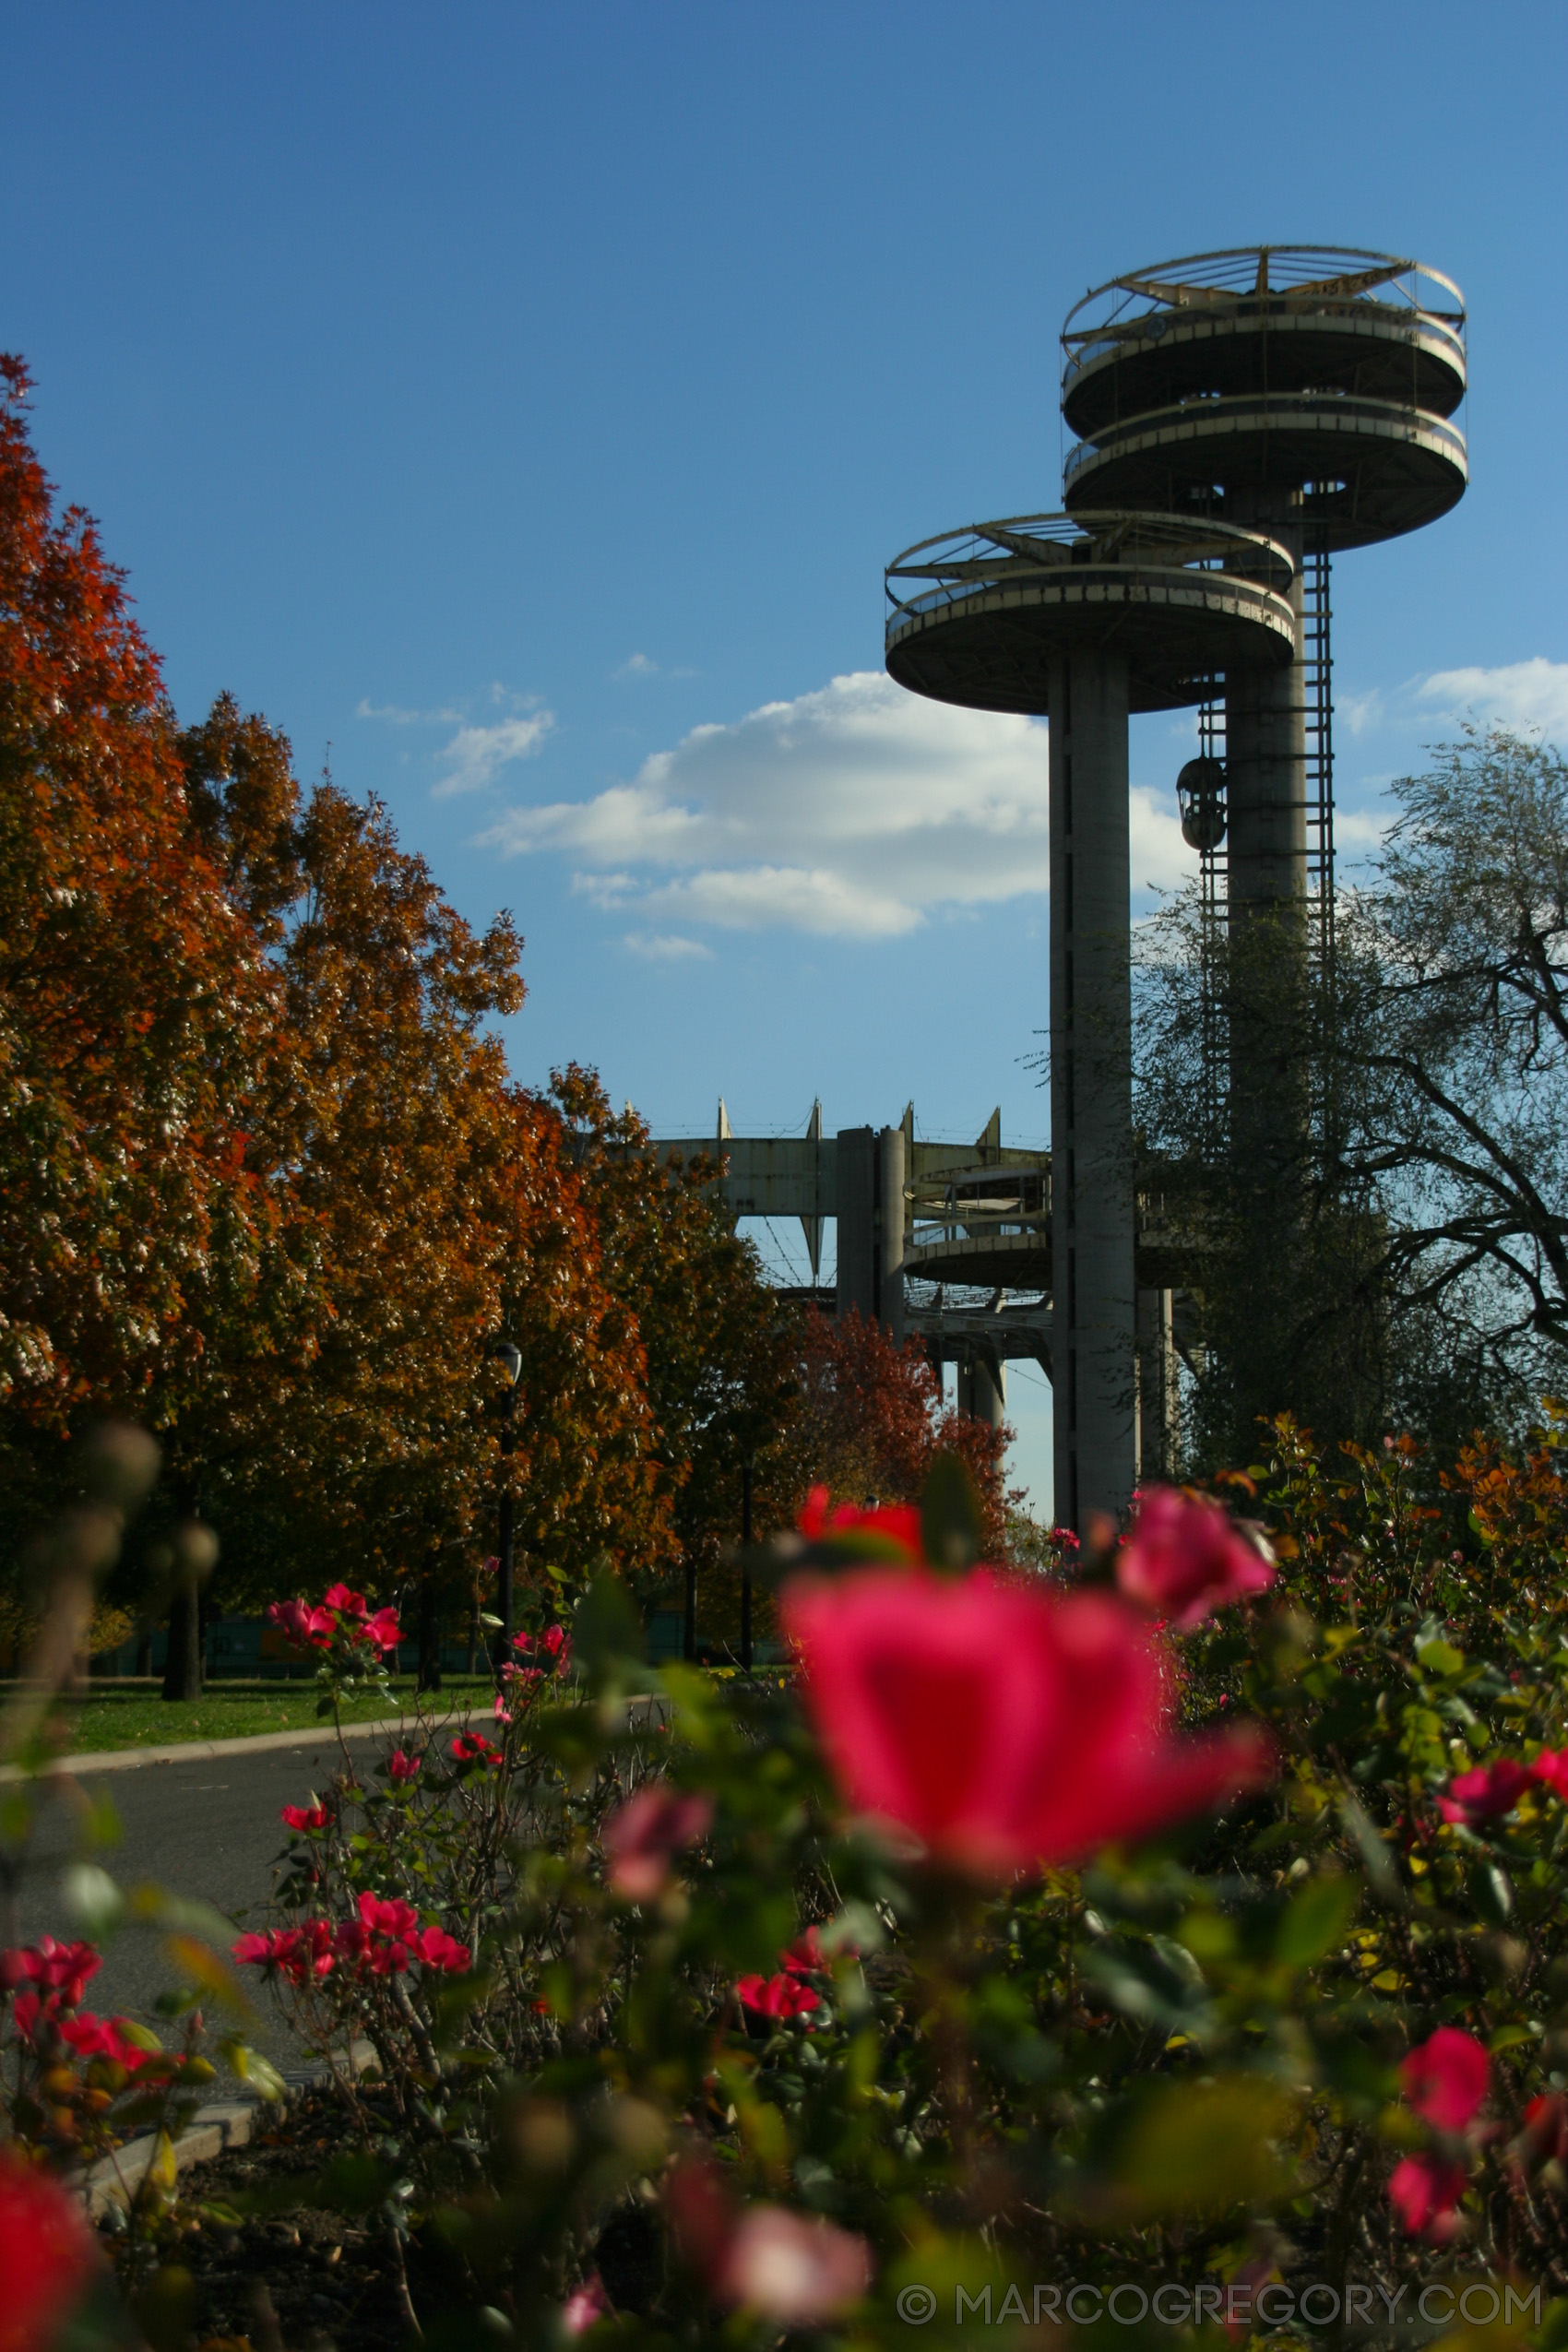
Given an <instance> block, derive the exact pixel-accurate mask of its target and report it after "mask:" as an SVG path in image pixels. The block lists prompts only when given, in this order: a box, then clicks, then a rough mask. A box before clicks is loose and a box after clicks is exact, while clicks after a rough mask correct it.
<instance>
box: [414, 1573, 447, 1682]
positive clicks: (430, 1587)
mask: <svg viewBox="0 0 1568 2352" xmlns="http://www.w3.org/2000/svg"><path fill="white" fill-rule="evenodd" d="M419 1640H420V1662H419V1676H418V1680H417V1681H416V1683H415V1686H414V1687H415V1689H416V1690H420V1691H439V1690H440V1688H441V1619H440V1615H439V1613H438V1611H437V1610H436V1606H435V1579H434V1576H422V1577H421V1578H420V1620H419Z"/></svg>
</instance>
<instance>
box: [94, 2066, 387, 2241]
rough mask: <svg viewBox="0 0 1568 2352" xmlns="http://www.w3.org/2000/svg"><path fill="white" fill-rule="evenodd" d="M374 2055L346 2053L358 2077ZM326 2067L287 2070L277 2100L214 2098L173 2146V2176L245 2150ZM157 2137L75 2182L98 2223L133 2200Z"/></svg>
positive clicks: (134, 2144)
mask: <svg viewBox="0 0 1568 2352" xmlns="http://www.w3.org/2000/svg"><path fill="white" fill-rule="evenodd" d="M374 2056H375V2052H374V2050H373V2049H372V2048H371V2046H370V2044H369V2042H364V2041H362V2042H356V2043H355V2044H354V2047H353V2049H352V2050H351V2051H350V2065H351V2066H352V2068H353V2070H354V2072H355V2073H362V2071H363V2070H364V2068H365V2067H366V2066H367V2065H368V2064H370V2062H371V2061H373V2060H374ZM331 2075H332V2069H331V2068H330V2067H329V2066H325V2065H323V2066H306V2067H302V2068H299V2069H294V2068H291V2069H290V2070H289V2072H288V2073H285V2074H284V2076H283V2082H284V2085H285V2091H284V2097H282V2098H281V2099H264V2098H260V2097H257V2096H256V2095H255V2093H254V2092H253V2093H252V2094H251V2095H250V2096H249V2097H245V2098H234V2099H214V2100H213V2102H212V2104H211V2105H210V2106H209V2107H199V2108H197V2109H196V2113H195V2114H194V2115H193V2116H192V2118H191V2120H190V2122H189V2124H188V2125H187V2126H186V2128H185V2130H184V2132H182V2133H181V2135H180V2137H179V2138H178V2139H177V2140H175V2141H174V2142H173V2143H172V2147H173V2153H174V2170H175V2172H176V2174H179V2173H182V2172H188V2171H189V2170H190V2168H191V2167H192V2166H193V2165H197V2164H209V2163H210V2162H211V2160H212V2158H213V2157H214V2156H222V2155H224V2154H225V2153H226V2151H227V2150H228V2149H230V2148H246V2147H249V2145H250V2144H251V2142H252V2141H253V2140H254V2139H255V2137H256V2135H257V2131H258V2129H263V2130H265V2129H266V2128H267V2127H268V2125H269V2124H270V2123H273V2122H278V2121H280V2120H282V2119H283V2118H284V2117H286V2116H287V2114H288V2112H289V2108H290V2104H291V2101H292V2100H293V2099H295V2098H297V2097H299V2096H300V2095H301V2093H302V2092H305V2091H313V2090H315V2087H316V2085H317V2084H318V2083H325V2082H327V2081H329V2080H330V2079H331ZM157 2147H158V2134H157V2132H143V2133H142V2134H141V2135H140V2136H139V2137H138V2138H137V2139H135V2140H127V2141H126V2142H125V2145H124V2146H123V2147H120V2148H117V2149H116V2150H115V2151H114V2153H113V2156H100V2158H99V2160H98V2162H97V2163H96V2164H95V2165H94V2166H93V2167H92V2168H91V2169H90V2171H89V2172H87V2173H85V2174H83V2175H82V2176H81V2177H80V2179H79V2181H78V2193H79V2195H80V2196H81V2198H82V2201H83V2203H84V2204H85V2205H86V2206H87V2209H88V2213H89V2215H90V2216H91V2218H92V2219H93V2220H94V2221H96V2220H97V2219H98V2218H99V2217H100V2215H102V2214H105V2213H107V2211H108V2210H109V2207H110V2206H111V2205H113V2204H125V2203H126V2202H127V2201H128V2200H129V2199H130V2198H132V2197H134V2196H135V2195H136V2193H137V2190H138V2189H139V2188H140V2187H141V2184H142V2182H143V2181H144V2180H146V2178H147V2176H148V2171H149V2170H150V2168H151V2165H152V2159H153V2156H154V2155H155V2153H156V2152H157Z"/></svg>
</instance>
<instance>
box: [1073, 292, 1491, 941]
mask: <svg viewBox="0 0 1568 2352" xmlns="http://www.w3.org/2000/svg"><path fill="white" fill-rule="evenodd" d="M1062 345H1063V372H1062V413H1063V417H1064V418H1065V420H1066V422H1067V424H1068V426H1069V428H1070V430H1071V431H1072V432H1073V433H1075V434H1077V435H1079V442H1078V445H1077V447H1076V448H1075V449H1074V450H1073V451H1072V452H1071V453H1070V455H1069V456H1068V458H1067V462H1066V467H1065V470H1064V474H1063V502H1064V504H1065V505H1066V506H1067V507H1068V509H1069V510H1070V511H1076V510H1077V509H1078V508H1080V507H1085V508H1090V507H1101V506H1106V505H1118V506H1133V507H1140V508H1146V509H1150V508H1152V509H1155V510H1158V512H1160V513H1163V514H1170V515H1182V516H1184V517H1207V518H1213V519H1216V520H1219V519H1223V520H1224V521H1226V522H1229V523H1235V524H1240V525H1242V526H1244V527H1246V528H1248V529H1260V530H1263V531H1265V532H1267V534H1268V535H1269V537H1270V538H1272V539H1275V540H1278V541H1280V543H1281V544H1282V545H1283V546H1285V547H1286V548H1287V549H1288V550H1289V553H1290V556H1291V560H1292V562H1293V563H1294V564H1295V567H1296V582H1295V586H1294V587H1293V588H1292V590H1291V601H1292V605H1293V608H1294V611H1295V615H1296V632H1297V652H1296V659H1295V660H1294V662H1293V663H1292V664H1291V665H1290V667H1289V669H1288V670H1285V671H1281V670H1279V669H1277V668H1276V667H1274V666H1273V665H1268V666H1266V667H1265V666H1262V665H1259V664H1255V663H1253V662H1248V661H1241V662H1236V663H1233V664H1231V665H1229V667H1228V668H1227V669H1226V670H1225V672H1224V674H1223V677H1222V678H1219V677H1217V678H1216V680H1215V681H1214V687H1213V692H1212V693H1211V695H1209V696H1207V697H1206V698H1205V703H1206V707H1205V716H1204V722H1203V726H1202V730H1201V731H1202V735H1203V739H1204V747H1205V755H1206V759H1207V760H1208V761H1210V762H1213V763H1214V765H1212V766H1208V767H1206V769H1205V770H1204V771H1202V772H1200V773H1198V774H1196V775H1194V776H1192V777H1190V778H1188V779H1187V790H1186V791H1185V792H1184V793H1183V795H1182V797H1183V801H1184V802H1185V804H1186V805H1185V807H1184V812H1183V813H1184V814H1185V815H1186V817H1187V822H1188V836H1189V838H1190V839H1192V840H1193V841H1194V847H1196V848H1198V849H1203V850H1204V851H1205V854H1206V865H1207V873H1206V880H1207V881H1208V882H1209V885H1210V888H1211V891H1212V893H1213V895H1214V896H1215V897H1217V898H1218V901H1219V902H1220V911H1221V912H1222V913H1224V912H1228V913H1229V916H1230V917H1231V919H1233V920H1238V921H1240V920H1244V919H1245V917H1246V916H1247V914H1248V913H1249V912H1251V911H1252V910H1253V909H1258V908H1262V907H1276V906H1277V905H1279V904H1280V903H1281V902H1282V901H1289V900H1295V901H1299V902H1301V905H1302V908H1303V910H1305V909H1308V908H1310V909H1311V910H1312V912H1313V915H1314V916H1315V918H1316V920H1315V921H1314V923H1313V927H1312V928H1313V936H1314V937H1315V940H1316V942H1317V944H1318V946H1319V950H1320V952H1321V953H1322V954H1323V955H1324V958H1325V959H1326V956H1327V954H1328V953H1329V952H1330V951H1331V948H1332V939H1333V881H1334V788H1333V760H1334V754H1333V724H1332V721H1333V695H1332V652H1331V647H1330V625H1329V624H1330V599H1329V559H1330V557H1331V556H1332V555H1335V554H1337V553H1340V552H1343V551H1344V550H1347V549H1350V548H1360V547H1369V546H1372V545H1373V544H1375V543H1376V542H1377V541H1378V540H1386V539H1394V538H1396V537H1397V536H1399V534H1401V533H1402V532H1405V531H1411V530H1418V529H1420V528H1421V527H1422V526H1423V525H1424V524H1427V523H1432V522H1435V521H1436V520H1437V519H1438V517H1440V516H1442V515H1445V514H1447V512H1448V510H1449V508H1450V507H1452V506H1454V505H1456V504H1457V503H1458V500H1459V499H1460V498H1461V497H1462V495H1463V494H1464V491H1465V485H1466V482H1467V478H1468V473H1467V459H1466V449H1465V437H1464V434H1463V433H1462V432H1461V431H1460V430H1459V428H1458V426H1457V425H1456V424H1455V422H1453V419H1454V416H1455V411H1456V410H1458V409H1459V407H1460V405H1461V403H1462V401H1463V400H1464V398H1465V390H1466V382H1467V363H1466V348H1465V307H1464V301H1463V298H1462V296H1461V295H1460V292H1459V290H1458V288H1457V287H1456V286H1455V284H1454V283H1453V281H1452V279H1447V278H1444V277H1443V276H1442V275H1441V274H1440V273H1439V272H1438V271H1436V270H1434V269H1429V268H1427V267H1424V266H1423V265H1422V264H1421V263H1420V262H1416V261H1409V260H1401V259H1399V258H1398V257H1396V255H1390V254H1377V253H1365V252H1361V251H1360V250H1354V249H1349V248H1341V247H1337V246H1333V245H1291V246H1285V245H1246V246H1241V247H1238V248H1236V249H1234V250H1232V251H1229V252H1225V253H1213V254H1197V255H1191V256H1189V257H1188V258H1186V259H1183V260H1181V261H1170V262H1161V263H1157V264H1155V265H1154V266H1153V267H1150V268H1146V269H1135V270H1131V271H1129V272H1127V274H1126V275H1125V276H1123V277H1121V278H1115V279H1111V282H1110V284H1109V285H1105V286H1100V287H1098V288H1096V289H1095V291H1093V292H1091V293H1088V294H1086V295H1085V296H1084V299H1083V300H1082V302H1080V303H1077V304H1076V305H1075V307H1074V309H1073V310H1072V311H1070V312H1069V314H1068V315H1067V319H1066V323H1065V325H1064V326H1063V331H1062ZM1221 844H1223V845H1224V850H1223V861H1222V858H1221Z"/></svg>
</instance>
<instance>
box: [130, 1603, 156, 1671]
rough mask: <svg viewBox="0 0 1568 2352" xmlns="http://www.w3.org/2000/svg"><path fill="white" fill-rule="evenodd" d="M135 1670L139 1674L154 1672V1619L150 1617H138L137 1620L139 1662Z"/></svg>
mask: <svg viewBox="0 0 1568 2352" xmlns="http://www.w3.org/2000/svg"><path fill="white" fill-rule="evenodd" d="M134 1670H135V1672H137V1674H150V1673H151V1672H152V1620H151V1618H150V1617H138V1618H137V1662H136V1667H135V1669H134Z"/></svg>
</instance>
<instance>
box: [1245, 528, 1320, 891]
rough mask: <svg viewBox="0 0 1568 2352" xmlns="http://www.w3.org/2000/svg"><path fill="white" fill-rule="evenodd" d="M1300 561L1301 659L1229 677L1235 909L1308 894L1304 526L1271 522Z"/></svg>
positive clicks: (1296, 612) (1294, 593)
mask: <svg viewBox="0 0 1568 2352" xmlns="http://www.w3.org/2000/svg"><path fill="white" fill-rule="evenodd" d="M1269 529H1270V535H1271V537H1273V538H1274V539H1276V540H1278V541H1279V542H1281V544H1283V545H1285V546H1286V547H1287V548H1288V549H1289V554H1290V558H1291V561H1292V563H1293V564H1295V565H1296V575H1295V577H1294V579H1293V580H1292V581H1291V584H1290V588H1289V602H1290V610H1291V613H1292V616H1293V618H1294V620H1295V624H1296V658H1295V659H1294V660H1293V661H1292V662H1291V663H1290V664H1289V668H1281V667H1280V666H1279V665H1278V664H1277V663H1274V662H1269V663H1261V662H1247V663H1243V664H1241V665H1239V666H1238V667H1237V668H1236V669H1235V670H1233V671H1230V672H1229V674H1228V676H1227V678H1226V684H1225V782H1226V802H1227V820H1228V827H1229V838H1228V841H1227V845H1226V846H1227V851H1228V864H1229V877H1228V878H1229V911H1230V920H1231V921H1232V922H1233V923H1237V922H1244V921H1246V919H1247V916H1248V915H1249V914H1250V913H1252V912H1253V910H1254V909H1257V908H1260V907H1273V908H1277V907H1279V906H1280V905H1281V904H1282V903H1286V902H1289V901H1291V900H1294V901H1296V902H1297V903H1299V904H1301V903H1304V901H1305V898H1306V895H1307V681H1306V670H1305V667H1304V663H1303V659H1302V654H1303V647H1302V630H1301V526H1300V525H1299V524H1297V525H1296V526H1295V527H1294V528H1293V529H1291V528H1281V527H1280V526H1279V525H1278V524H1272V523H1271V524H1270V526H1269Z"/></svg>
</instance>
